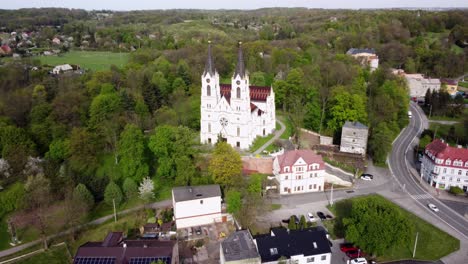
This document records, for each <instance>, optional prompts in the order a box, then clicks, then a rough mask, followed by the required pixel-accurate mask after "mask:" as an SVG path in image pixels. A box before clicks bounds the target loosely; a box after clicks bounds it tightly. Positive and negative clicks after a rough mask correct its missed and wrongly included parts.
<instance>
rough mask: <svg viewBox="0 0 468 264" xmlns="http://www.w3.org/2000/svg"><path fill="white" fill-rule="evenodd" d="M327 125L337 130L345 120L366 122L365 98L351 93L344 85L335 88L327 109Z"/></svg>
mask: <svg viewBox="0 0 468 264" xmlns="http://www.w3.org/2000/svg"><path fill="white" fill-rule="evenodd" d="M328 115H329V119H328V122H327V127H328V128H329V129H330V130H331V131H333V132H336V131H339V130H340V129H341V127H342V126H343V125H344V123H345V122H346V121H359V122H361V123H364V124H366V123H367V111H366V99H365V97H364V96H361V95H359V94H351V93H349V92H347V91H346V90H345V89H344V87H340V88H337V89H336V90H335V95H334V96H333V98H332V102H331V107H330V109H329V111H328Z"/></svg>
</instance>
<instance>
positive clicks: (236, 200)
mask: <svg viewBox="0 0 468 264" xmlns="http://www.w3.org/2000/svg"><path fill="white" fill-rule="evenodd" d="M226 203H227V208H226V209H227V211H228V213H230V214H234V215H236V214H237V213H238V212H239V211H240V209H241V208H242V198H241V193H240V192H239V191H235V190H230V191H228V192H227V194H226Z"/></svg>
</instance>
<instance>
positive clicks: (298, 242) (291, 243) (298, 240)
mask: <svg viewBox="0 0 468 264" xmlns="http://www.w3.org/2000/svg"><path fill="white" fill-rule="evenodd" d="M271 232H272V233H273V234H274V236H272V235H262V236H257V237H255V240H256V242H257V247H258V252H259V253H260V257H261V259H262V263H263V262H270V261H277V260H278V259H279V258H280V257H282V256H283V257H286V258H288V259H289V258H290V257H291V256H295V255H301V254H303V255H304V256H313V255H320V254H326V253H331V249H330V245H329V244H328V241H327V237H326V234H325V231H324V230H319V229H317V228H309V229H304V230H290V231H288V230H287V229H284V228H274V229H272V230H271Z"/></svg>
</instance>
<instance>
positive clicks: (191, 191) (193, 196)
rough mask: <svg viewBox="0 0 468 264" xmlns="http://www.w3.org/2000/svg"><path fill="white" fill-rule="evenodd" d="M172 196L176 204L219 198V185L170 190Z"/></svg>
mask: <svg viewBox="0 0 468 264" xmlns="http://www.w3.org/2000/svg"><path fill="white" fill-rule="evenodd" d="M172 195H173V197H174V200H175V201H176V202H182V201H190V200H197V199H203V198H210V197H217V196H220V197H221V189H220V188H219V185H217V184H213V185H200V186H183V187H175V188H172Z"/></svg>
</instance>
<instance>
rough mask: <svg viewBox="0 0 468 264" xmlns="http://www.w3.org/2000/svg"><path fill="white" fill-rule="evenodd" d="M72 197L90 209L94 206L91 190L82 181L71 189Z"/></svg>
mask: <svg viewBox="0 0 468 264" xmlns="http://www.w3.org/2000/svg"><path fill="white" fill-rule="evenodd" d="M73 199H74V200H78V201H82V202H84V203H85V204H86V206H87V209H88V210H90V209H91V208H93V206H94V197H93V195H92V194H91V192H90V191H89V190H88V188H86V186H85V185H84V184H82V183H80V184H78V185H77V186H76V187H75V189H74V190H73Z"/></svg>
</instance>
